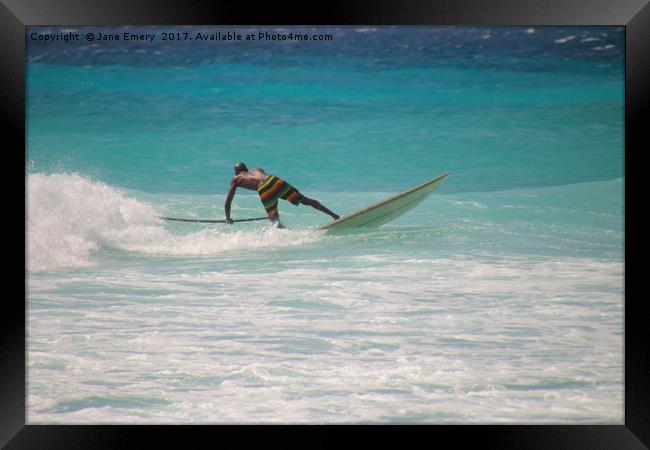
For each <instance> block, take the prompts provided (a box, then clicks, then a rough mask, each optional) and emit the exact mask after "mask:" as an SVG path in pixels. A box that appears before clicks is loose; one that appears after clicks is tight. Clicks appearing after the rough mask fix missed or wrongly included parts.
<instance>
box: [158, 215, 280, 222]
mask: <svg viewBox="0 0 650 450" xmlns="http://www.w3.org/2000/svg"><path fill="white" fill-rule="evenodd" d="M158 218H160V219H164V220H171V221H175V222H197V223H228V221H226V220H211V219H179V218H177V217H162V216H158ZM253 220H269V218H268V217H253V218H251V219H235V220H233V222H252V221H253Z"/></svg>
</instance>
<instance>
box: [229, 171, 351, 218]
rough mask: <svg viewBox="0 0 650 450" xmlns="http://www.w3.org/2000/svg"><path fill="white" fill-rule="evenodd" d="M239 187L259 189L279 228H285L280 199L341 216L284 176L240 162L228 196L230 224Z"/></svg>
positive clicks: (270, 215) (269, 213)
mask: <svg viewBox="0 0 650 450" xmlns="http://www.w3.org/2000/svg"><path fill="white" fill-rule="evenodd" d="M238 187H243V188H245V189H250V190H251V191H257V193H258V194H259V196H260V200H262V204H263V205H264V209H266V213H267V214H268V216H269V219H271V221H272V222H273V223H274V224H275V225H276V226H277V227H278V228H284V225H282V222H280V216H279V214H278V201H279V200H280V199H283V200H288V201H290V202H291V203H293V204H294V205H296V206H298V205H300V204H301V203H302V204H303V205H308V206H311V207H312V208H316V209H317V210H319V211H322V212H324V213H325V214H329V215H330V216H332V217H333V218H334V219H338V218H339V216H338V215H337V214H334V213H333V212H332V211H330V210H329V209H327V208H325V207H324V206H323V205H321V204H320V203H319V202H318V201H317V200H314V199H312V198H309V197H305V196H304V195H302V194H301V193H300V192H298V190H297V189H296V188H294V187H293V186H291V185H290V184H289V183H287V182H286V181H284V180H283V179H282V178H278V177H276V176H275V175H270V174H268V173H266V172H264V170H263V169H260V168H257V169H252V170H250V171H249V170H248V167H246V164H244V163H243V162H239V163H237V164H235V176H234V177H232V180H230V189H229V190H228V195H227V196H226V204H225V209H226V221H227V222H228V223H230V224H232V223H233V220H232V219H231V218H230V204H231V202H232V199H233V197H234V196H235V190H236V189H237V188H238Z"/></svg>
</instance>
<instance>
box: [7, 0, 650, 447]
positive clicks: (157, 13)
mask: <svg viewBox="0 0 650 450" xmlns="http://www.w3.org/2000/svg"><path fill="white" fill-rule="evenodd" d="M0 23H1V24H2V27H1V28H0V30H3V31H2V32H1V33H2V35H1V36H2V46H1V48H2V61H1V63H0V64H2V68H1V70H0V79H1V80H2V84H1V89H2V102H0V104H1V109H2V119H3V123H4V124H5V127H6V128H5V129H6V132H5V141H6V142H8V143H10V144H6V146H5V151H4V153H3V154H4V156H5V158H8V161H6V163H5V167H6V168H9V170H8V172H9V174H10V175H11V176H10V177H3V178H4V179H5V180H6V182H7V183H11V185H10V186H11V187H9V185H8V187H6V188H5V191H4V192H5V193H7V194H9V195H7V196H6V197H5V198H12V199H14V201H15V205H14V207H13V211H14V213H13V214H11V215H9V214H7V215H6V216H5V217H4V218H5V221H4V222H5V230H6V231H5V233H6V234H5V239H6V241H7V243H8V244H10V245H9V248H10V250H11V251H10V252H8V253H7V254H6V255H7V256H5V260H6V262H8V264H7V265H6V266H5V275H6V278H5V281H6V282H8V283H7V284H6V285H7V286H9V287H10V288H11V289H9V290H7V292H8V293H9V295H7V296H6V297H5V299H4V303H3V313H2V314H1V315H0V316H2V327H1V328H0V329H1V330H2V344H1V347H0V348H1V350H0V354H1V364H2V370H0V446H2V447H3V448H8V449H22V448H28V449H38V448H48V449H58V448H62V449H63V448H65V449H77V448H79V449H81V448H83V449H100V448H139V447H141V446H149V445H148V444H149V443H152V442H154V441H155V442H157V443H163V445H164V447H165V448H168V447H174V448H176V447H181V446H183V447H187V446H192V447H197V446H200V445H209V446H211V447H214V446H216V445H219V444H223V443H226V442H228V441H229V440H230V439H236V441H231V442H236V444H235V445H238V446H241V445H242V444H244V445H245V444H249V443H256V442H258V440H259V439H260V438H262V439H267V440H268V443H267V442H265V443H264V444H266V445H269V444H276V443H277V444H278V445H282V446H286V445H296V446H301V447H303V446H313V445H314V444H315V445H317V446H328V447H329V446H332V445H340V443H343V442H347V441H348V438H349V437H354V438H361V439H363V442H364V443H366V444H369V443H382V444H389V443H390V442H389V441H387V439H391V440H392V441H394V443H397V444H401V445H409V444H413V445H422V444H421V443H416V441H415V439H419V438H425V439H426V441H421V442H424V443H425V444H424V445H431V446H434V445H440V444H443V443H452V444H444V445H453V446H454V447H456V446H459V447H461V448H462V447H464V446H466V445H476V444H479V445H480V446H481V447H483V448H499V449H506V448H518V449H522V448H526V449H537V448H540V449H541V448H545V449H546V448H552V449H560V448H591V449H601V448H602V449H604V448H612V449H614V448H615V449H635V448H639V449H642V448H648V446H649V445H650V407H649V406H650V395H648V392H649V386H648V382H649V381H650V364H649V362H650V346H649V345H648V343H650V339H649V336H648V329H649V328H650V327H649V326H648V324H647V323H646V322H647V317H648V316H647V315H646V314H644V307H643V306H644V305H643V296H642V295H640V294H637V293H636V292H635V287H636V286H637V285H638V281H637V280H638V278H639V277H638V275H637V269H635V267H634V265H633V264H631V262H632V260H633V259H634V257H635V256H637V255H639V254H640V252H641V251H642V248H641V246H639V245H638V244H631V243H630V241H629V237H630V236H632V237H633V239H637V238H638V237H640V233H638V231H637V227H638V225H637V224H638V223H639V221H635V220H631V216H632V215H633V208H629V207H628V208H625V237H626V239H625V349H624V355H625V397H624V398H625V419H624V424H623V425H585V426H581V425H525V424H522V425H515V424H513V425H499V426H492V425H467V426H451V425H450V426H446V425H441V426H409V425H405V426H401V425H400V426H363V427H353V426H338V425H337V426H326V427H321V426H301V427H283V426H279V427H278V426H264V427H261V426H234V427H218V426H217V427H211V426H108V425H102V426H94V425H88V426H80V425H76V426H59V425H56V426H47V425H26V424H25V422H26V411H25V406H26V399H25V393H26V390H25V375H26V374H25V333H26V328H25V326H26V304H25V299H26V296H27V292H26V283H21V282H20V281H19V280H20V278H21V277H22V275H21V274H19V273H18V272H19V271H21V270H23V269H24V268H25V249H26V247H25V245H26V242H25V241H23V242H22V243H20V242H19V241H20V240H19V239H15V238H13V236H19V235H22V236H25V237H26V229H25V227H24V225H25V222H23V220H22V218H21V215H20V212H21V211H22V213H23V215H22V217H24V212H25V195H24V192H23V196H22V198H21V196H20V195H19V194H14V191H15V189H16V188H15V185H16V184H17V185H20V184H21V183H23V184H22V185H23V187H24V183H25V169H20V167H21V166H22V167H25V164H26V154H25V67H24V64H25V27H26V26H30V25H99V26H101V25H123V24H129V25H153V24H159V25H192V24H201V25H210V24H213V25H250V24H255V25H271V24H273V25H276V24H283V25H286V24H296V25H298V24H304V25H362V24H363V25H366V24H376V25H384V24H385V25H389V24H390V25H475V26H480V25H493V26H497V25H618V26H624V27H625V36H626V50H625V54H626V71H625V205H633V203H631V202H630V200H631V198H632V196H633V195H634V192H639V190H640V184H639V182H638V179H639V177H638V171H639V170H640V164H639V159H640V155H642V152H643V150H645V149H647V148H650V147H648V146H647V144H646V142H647V141H646V140H645V139H644V138H645V137H646V136H647V129H648V124H649V123H650V122H649V121H648V114H647V113H648V102H649V100H650V88H649V84H650V83H649V80H650V76H649V75H650V49H649V48H648V47H649V43H650V4H649V3H648V1H647V0H619V1H616V2H613V1H608V0H562V1H546V2H536V1H532V0H499V1H493V2H488V1H482V0H439V1H427V0H417V1H414V0H411V1H406V0H388V1H379V0H377V1H344V0H337V1H328V2H322V3H313V2H302V3H276V2H267V3H266V4H265V5H264V6H263V5H250V4H242V3H241V2H239V3H238V2H226V1H223V0H221V1H219V0H213V1H201V0H157V1H156V0H138V1H135V0H134V1H129V0H113V1H105V0H51V1H47V0H2V4H1V5H0ZM8 137H11V138H14V139H11V140H8V139H7V138H8ZM644 144H646V145H645V146H644ZM7 145H8V146H7ZM21 151H22V155H23V157H22V161H19V159H20V158H21V157H20V155H21ZM14 177H15V179H14ZM16 211H17V212H16ZM21 227H22V228H21ZM632 242H634V241H632ZM9 255H11V259H9ZM639 256H641V255H639ZM21 266H22V267H21ZM14 272H15V273H14ZM19 296H21V297H22V299H23V301H20V299H19V298H18V297H19ZM296 431H298V432H299V434H304V433H306V434H307V435H308V436H307V440H304V439H295V437H297V436H296V434H295V433H296ZM413 433H416V434H415V435H413ZM280 438H282V439H281V440H280ZM291 438H294V439H291ZM136 442H137V443H136ZM204 443H205V444H204Z"/></svg>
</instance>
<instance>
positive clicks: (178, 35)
mask: <svg viewBox="0 0 650 450" xmlns="http://www.w3.org/2000/svg"><path fill="white" fill-rule="evenodd" d="M29 38H30V39H31V40H32V41H39V42H43V43H45V44H54V43H67V42H78V41H82V40H85V41H88V42H94V41H97V42H103V41H126V42H154V41H156V40H160V41H197V42H208V41H332V40H334V36H332V35H331V34H309V33H293V32H290V33H277V32H274V33H269V32H268V31H262V32H255V33H240V32H236V31H227V32H222V31H217V32H212V33H206V32H196V33H188V32H160V33H132V32H126V31H125V32H122V33H106V32H103V31H95V32H87V33H77V32H67V33H56V34H51V33H31V34H30V35H29Z"/></svg>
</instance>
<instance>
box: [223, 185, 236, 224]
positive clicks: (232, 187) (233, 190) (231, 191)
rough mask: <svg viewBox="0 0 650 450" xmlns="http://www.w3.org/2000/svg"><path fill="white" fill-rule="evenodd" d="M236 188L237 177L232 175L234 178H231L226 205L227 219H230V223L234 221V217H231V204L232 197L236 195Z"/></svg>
mask: <svg viewBox="0 0 650 450" xmlns="http://www.w3.org/2000/svg"><path fill="white" fill-rule="evenodd" d="M236 189H237V177H232V180H230V189H228V195H226V205H225V210H226V220H227V221H228V223H232V219H231V218H230V204H231V203H232V199H233V197H234V196H235V190H236Z"/></svg>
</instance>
